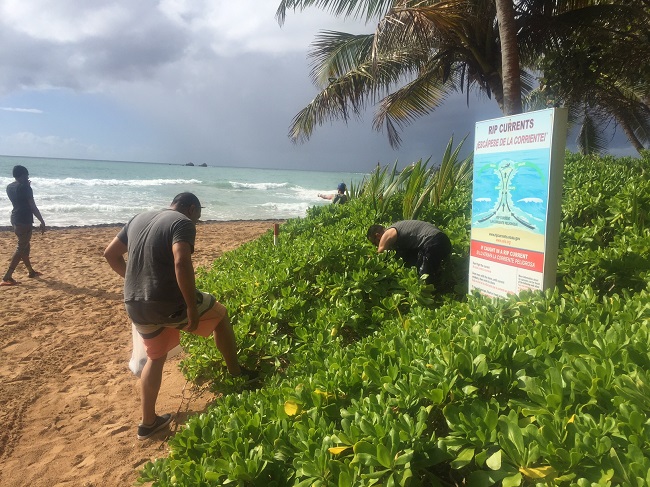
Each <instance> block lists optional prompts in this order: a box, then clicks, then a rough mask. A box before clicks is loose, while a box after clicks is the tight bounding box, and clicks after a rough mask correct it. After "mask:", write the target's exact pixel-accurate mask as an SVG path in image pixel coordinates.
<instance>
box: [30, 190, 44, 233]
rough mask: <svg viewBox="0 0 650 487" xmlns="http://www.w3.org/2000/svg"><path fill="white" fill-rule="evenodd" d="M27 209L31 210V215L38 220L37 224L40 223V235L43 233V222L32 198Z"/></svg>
mask: <svg viewBox="0 0 650 487" xmlns="http://www.w3.org/2000/svg"><path fill="white" fill-rule="evenodd" d="M29 208H30V209H31V210H32V214H33V215H34V216H35V217H36V218H37V219H38V221H39V222H41V233H43V232H45V220H43V217H42V216H41V212H40V211H39V209H38V208H37V206H36V202H35V201H34V198H29Z"/></svg>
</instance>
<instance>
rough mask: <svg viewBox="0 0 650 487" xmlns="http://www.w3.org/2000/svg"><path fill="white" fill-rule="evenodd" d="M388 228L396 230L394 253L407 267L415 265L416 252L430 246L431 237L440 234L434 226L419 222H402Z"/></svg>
mask: <svg viewBox="0 0 650 487" xmlns="http://www.w3.org/2000/svg"><path fill="white" fill-rule="evenodd" d="M390 228H394V229H395V230H397V242H396V244H395V248H394V250H395V253H396V254H397V255H398V256H399V257H401V258H402V259H403V260H404V261H405V262H407V263H408V264H409V265H415V263H416V261H417V255H418V252H419V251H421V250H424V249H426V248H427V247H429V246H431V244H432V242H433V237H435V236H436V235H438V234H439V233H440V230H439V229H438V227H436V226H435V225H432V224H431V223H429V222H423V221H420V220H402V221H399V222H395V223H393V224H392V225H391V226H390Z"/></svg>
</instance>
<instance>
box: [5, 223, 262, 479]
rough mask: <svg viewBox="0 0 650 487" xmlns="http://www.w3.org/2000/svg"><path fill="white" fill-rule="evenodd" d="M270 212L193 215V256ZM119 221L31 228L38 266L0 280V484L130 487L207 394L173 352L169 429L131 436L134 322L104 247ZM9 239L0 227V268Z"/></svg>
mask: <svg viewBox="0 0 650 487" xmlns="http://www.w3.org/2000/svg"><path fill="white" fill-rule="evenodd" d="M273 223H274V222H271V221H241V222H219V223H207V224H200V225H198V227H197V243H196V252H195V254H194V263H195V267H200V266H203V267H206V266H207V267H209V265H210V263H211V262H212V261H213V260H214V259H216V258H218V257H219V256H220V255H221V254H222V253H223V252H226V251H229V250H232V249H234V248H236V247H238V246H239V245H241V244H242V243H244V242H247V241H250V240H253V239H255V238H257V237H258V236H260V235H261V234H263V233H264V232H266V231H268V230H270V229H272V228H273ZM118 230H119V227H90V228H77V229H52V230H49V231H47V232H46V233H45V234H43V235H41V234H40V233H37V232H35V233H34V236H33V238H32V252H31V258H32V263H33V265H34V268H35V269H36V270H38V271H41V272H42V273H43V275H42V276H41V277H39V278H35V279H28V278H27V272H26V270H25V268H24V266H23V265H22V264H20V265H19V267H18V269H17V270H16V272H15V273H14V278H15V279H16V280H18V281H20V282H21V284H20V285H18V286H14V287H0V425H1V427H0V486H3V487H4V486H7V487H8V486H12V487H20V486H30V487H39V486H48V487H54V486H75V487H77V486H83V487H91V486H102V487H104V486H128V485H133V484H134V482H135V481H136V479H137V477H138V470H139V469H140V468H141V467H142V466H143V465H144V464H145V463H146V462H147V461H149V460H151V459H153V458H157V457H163V456H166V455H167V452H168V450H167V443H166V441H165V440H166V438H167V437H168V436H169V435H170V434H172V433H173V432H174V431H177V430H178V429H179V428H180V427H181V426H182V424H183V423H184V422H185V419H186V418H187V417H188V416H189V415H193V414H196V413H199V412H202V411H204V410H205V409H206V407H207V406H208V405H209V404H210V403H211V402H212V401H213V400H214V397H213V396H212V394H211V393H210V392H208V391H207V390H205V389H203V390H199V389H197V388H195V387H193V386H192V385H191V384H188V383H187V382H186V381H185V379H184V377H183V375H182V374H181V373H180V371H179V370H178V362H179V360H180V359H181V358H182V355H181V356H178V357H176V358H174V359H170V360H169V361H168V363H167V364H166V366H165V372H164V376H163V384H162V388H161V391H160V395H159V397H158V407H157V409H158V413H159V414H162V413H166V412H171V413H175V414H176V415H177V417H176V420H175V421H173V422H172V424H171V427H170V430H169V431H167V432H166V433H161V434H158V435H156V436H154V437H153V438H152V439H149V440H145V441H139V440H138V439H137V438H136V429H137V424H138V422H139V420H140V389H139V386H140V381H139V379H137V378H136V377H135V376H134V375H133V374H132V373H131V372H130V370H129V369H128V361H129V358H130V356H131V327H130V323H129V321H128V318H127V316H126V313H125V311H124V306H123V304H122V278H120V277H119V276H118V275H116V274H115V273H114V272H113V271H112V270H111V269H110V267H109V266H108V264H107V263H106V261H105V260H104V259H103V257H102V252H103V250H104V248H105V247H106V245H108V243H109V242H110V241H111V240H112V239H113V237H114V236H115V235H116V234H117V232H118ZM15 245H16V239H15V236H14V235H13V233H12V232H10V231H0V249H1V251H0V252H1V253H0V263H1V264H0V265H1V267H2V269H0V271H1V272H3V273H4V271H5V270H6V266H7V265H8V263H9V258H10V256H11V253H12V252H13V249H14V248H15Z"/></svg>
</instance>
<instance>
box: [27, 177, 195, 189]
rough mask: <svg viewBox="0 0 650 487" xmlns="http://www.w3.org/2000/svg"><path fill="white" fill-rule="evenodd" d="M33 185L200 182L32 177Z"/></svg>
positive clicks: (136, 185)
mask: <svg viewBox="0 0 650 487" xmlns="http://www.w3.org/2000/svg"><path fill="white" fill-rule="evenodd" d="M31 181H32V185H33V186H41V187H57V186H131V187H145V186H166V185H170V186H173V185H179V184H180V185H182V184H201V183H202V181H201V180H199V179H80V178H64V179H46V178H32V179H31Z"/></svg>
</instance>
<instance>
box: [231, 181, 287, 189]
mask: <svg viewBox="0 0 650 487" xmlns="http://www.w3.org/2000/svg"><path fill="white" fill-rule="evenodd" d="M229 183H230V186H231V187H233V188H235V189H258V190H262V191H266V190H269V189H276V188H286V187H288V186H289V183H240V182H238V181H229Z"/></svg>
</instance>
